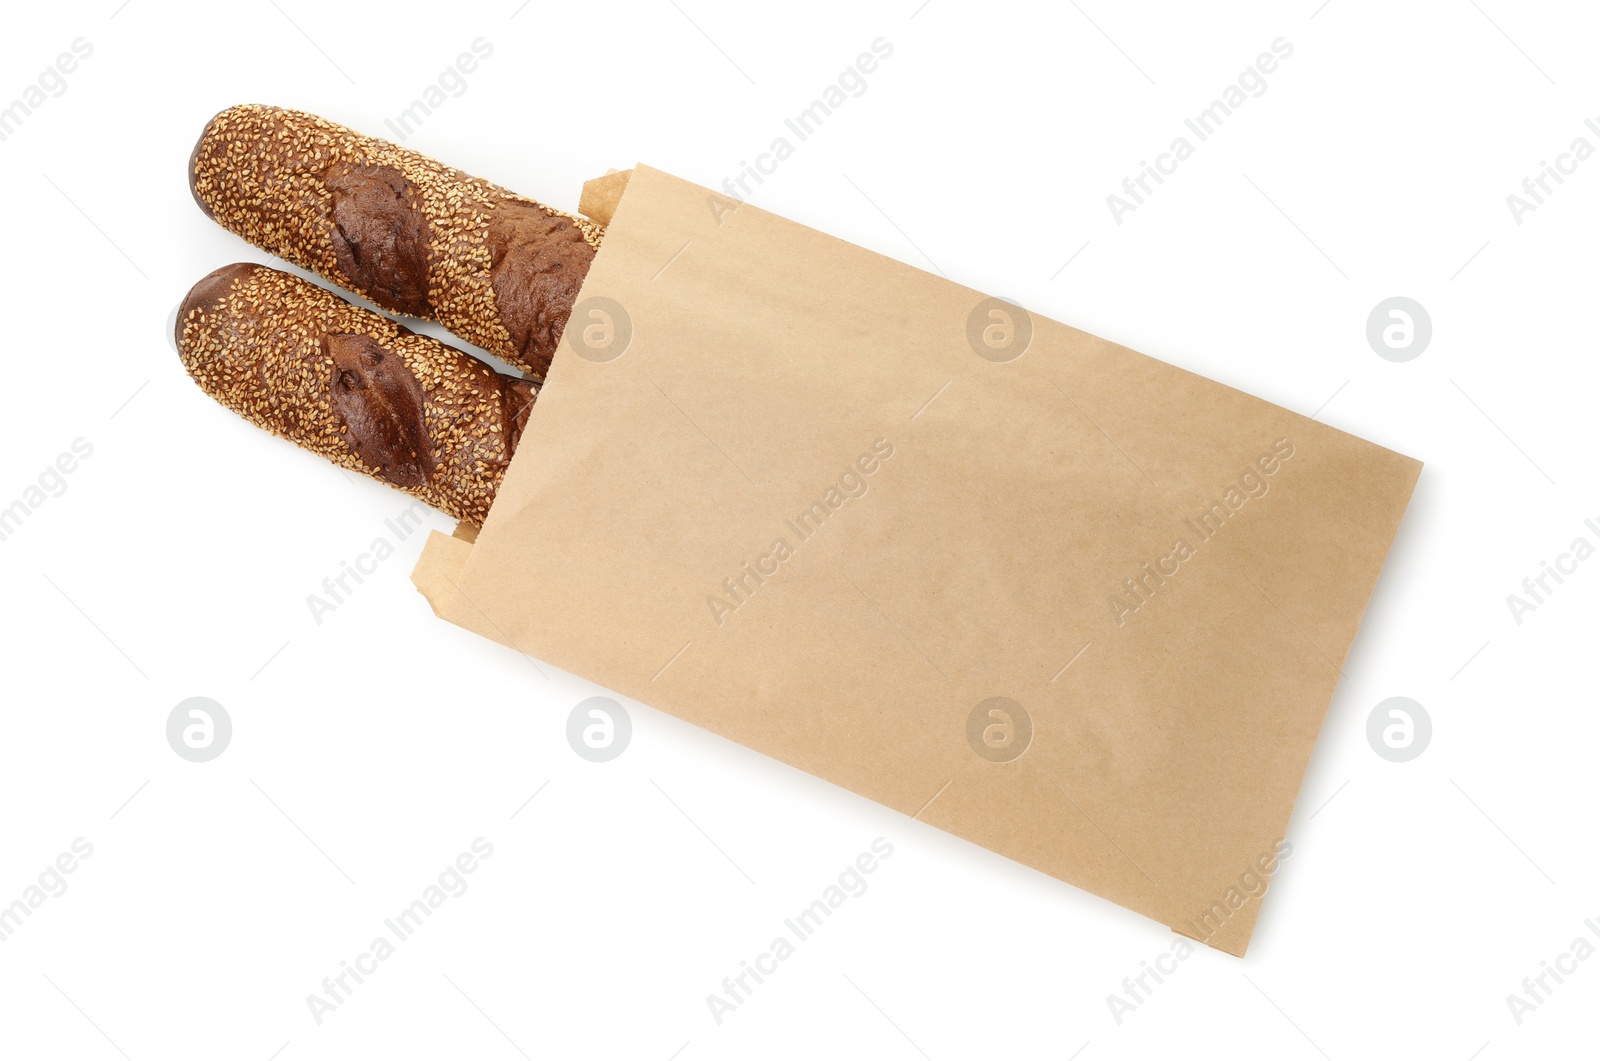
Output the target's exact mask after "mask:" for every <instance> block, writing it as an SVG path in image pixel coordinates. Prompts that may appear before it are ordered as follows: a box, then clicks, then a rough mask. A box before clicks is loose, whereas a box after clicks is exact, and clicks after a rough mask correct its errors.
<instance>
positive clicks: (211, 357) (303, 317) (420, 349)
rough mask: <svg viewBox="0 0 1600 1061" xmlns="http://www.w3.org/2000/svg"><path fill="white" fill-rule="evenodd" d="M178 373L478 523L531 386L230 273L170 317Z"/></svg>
mask: <svg viewBox="0 0 1600 1061" xmlns="http://www.w3.org/2000/svg"><path fill="white" fill-rule="evenodd" d="M174 338H175V339H176V341H177V345H178V352H179V354H180V355H181V356H182V358H183V365H184V368H185V369H187V370H188V373H189V375H190V377H191V378H193V379H194V381H195V382H196V383H198V384H199V385H200V389H201V390H203V391H205V392H206V393H207V394H209V395H211V397H213V398H215V399H216V400H217V401H218V402H220V403H222V404H223V405H225V406H227V407H228V408H229V409H232V410H233V411H234V412H236V413H238V414H239V415H241V416H243V417H244V418H245V419H246V420H249V421H250V422H251V423H254V424H256V425H257V426H259V427H263V428H266V429H267V430H268V431H270V432H272V433H273V434H274V435H278V436H280V437H282V438H286V439H288V440H289V441H291V442H294V443H296V444H297V445H300V446H302V447H304V448H306V449H308V450H310V451H311V452H313V453H319V454H321V455H322V456H324V457H326V458H328V459H329V460H330V461H332V462H333V463H335V464H337V465H339V466H340V467H343V468H349V469H351V470H353V471H358V472H362V473H363V474H366V475H370V476H372V477H373V478H374V479H379V480H382V481H383V482H386V483H388V484H390V485H391V486H396V487H398V488H400V489H401V490H404V491H405V492H406V493H408V494H412V495H414V496H416V497H418V498H420V499H422V500H423V501H425V502H427V503H428V504H430V505H432V506H434V507H435V508H437V509H440V510H441V511H444V512H447V513H449V514H450V515H452V516H454V517H455V518H456V519H459V520H464V521H466V522H469V523H473V524H478V525H481V524H482V523H483V520H484V517H485V516H487V515H488V512H489V506H490V504H491V503H493V501H494V496H495V492H496V491H497V490H498V489H499V488H500V481H501V479H502V478H503V477H504V475H505V470H506V466H507V465H508V464H510V462H511V455H512V454H513V453H514V452H515V451H516V448H517V442H518V440H519V439H520V438H521V436H522V428H523V425H524V424H525V423H526V422H527V413H528V410H529V409H530V408H532V406H533V400H534V396H535V393H536V391H535V389H534V384H533V383H531V382H529V381H528V380H524V379H518V378H516V377H514V376H507V375H504V374H502V373H499V372H496V371H494V370H493V369H491V368H490V367H489V366H488V365H485V364H484V363H483V362H482V361H479V360H478V359H477V358H475V357H473V356H471V355H470V354H466V353H463V352H462V351H460V350H456V349H454V348H453V347H449V346H446V345H444V344H443V343H441V342H439V341H437V340H435V339H432V338H430V337H428V336H425V335H417V334H416V333H414V332H412V331H410V330H409V329H407V328H405V327H403V326H401V325H399V324H396V323H395V322H394V321H391V320H390V319H389V318H387V317H385V316H383V315H382V314H380V313H374V312H372V311H371V310H368V309H363V308H361V307H360V306H356V305H353V304H351V303H349V302H346V301H345V300H344V299H342V298H340V297H339V296H338V295H336V294H334V293H333V292H331V291H326V290H324V289H323V288H321V287H318V286H317V285H316V284H313V283H311V282H309V281H307V280H303V279H301V278H300V277H298V276H293V275H290V274H289V273H284V272H280V271H278V270H277V269H269V268H267V267H266V266H263V265H253V264H250V263H248V262H241V263H239V264H237V265H229V266H226V267H224V268H222V269H218V270H217V271H216V272H214V273H211V274H210V275H208V276H206V277H205V278H204V279H202V280H201V281H200V282H199V283H197V284H195V285H194V287H193V288H192V289H191V290H190V291H189V294H188V296H187V297H186V298H184V300H183V303H182V305H180V306H179V308H178V316H177V321H176V324H175V326H174Z"/></svg>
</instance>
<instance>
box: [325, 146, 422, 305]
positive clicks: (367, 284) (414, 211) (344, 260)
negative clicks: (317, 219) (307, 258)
mask: <svg viewBox="0 0 1600 1061" xmlns="http://www.w3.org/2000/svg"><path fill="white" fill-rule="evenodd" d="M323 183H324V184H326V185H327V186H328V191H329V192H330V193H331V194H332V196H333V206H332V215H333V231H332V233H331V234H330V235H331V238H332V240H333V254H334V258H335V259H336V260H337V261H338V262H339V268H340V269H343V270H344V273H345V275H346V276H348V277H350V278H351V279H352V280H354V281H355V282H356V283H357V284H358V285H360V287H361V288H362V289H363V290H366V291H369V292H371V293H372V295H373V301H375V302H377V303H378V304H379V305H380V306H386V307H388V308H389V309H395V310H399V311H400V312H401V313H409V314H410V315H411V316H413V317H425V316H427V315H428V219H427V218H426V217H425V216H423V213H422V211H421V210H420V209H419V208H418V202H417V194H416V191H415V189H413V188H412V187H411V182H410V181H408V180H406V178H405V175H404V174H403V173H401V172H400V171H399V170H397V169H395V168H394V167H393V166H352V165H350V164H349V163H347V162H340V163H335V164H334V165H332V166H329V167H328V171H327V173H325V174H324V175H323Z"/></svg>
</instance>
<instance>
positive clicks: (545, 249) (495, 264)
mask: <svg viewBox="0 0 1600 1061" xmlns="http://www.w3.org/2000/svg"><path fill="white" fill-rule="evenodd" d="M489 261H490V267H489V275H490V277H491V279H492V280H493V283H494V299H495V305H496V306H497V307H498V308H499V310H500V321H501V323H502V324H504V325H505V327H506V331H507V332H509V333H510V335H511V342H512V344H513V345H514V346H515V348H516V351H517V353H518V354H519V355H520V356H521V359H522V361H523V362H525V363H526V364H530V365H541V366H546V367H548V366H549V364H550V361H551V359H552V358H553V357H554V356H555V352H556V346H557V344H559V343H560V342H561V332H562V330H563V329H564V328H566V326H567V317H568V315H569V314H571V312H572V305H573V303H574V302H576V301H577V300H578V289H579V288H581V287H582V286H583V278H584V276H585V275H586V274H587V273H588V272H589V263H590V262H592V261H594V248H593V247H591V246H589V244H587V243H585V242H584V240H583V236H582V235H581V234H580V233H579V232H578V230H577V229H575V228H573V227H572V225H571V224H569V223H568V222H567V221H566V220H565V219H563V218H561V217H558V216H556V215H553V214H551V213H550V212H549V211H547V210H545V209H544V208H543V207H540V206H534V205H532V204H528V203H517V202H508V203H503V204H502V205H500V206H499V207H497V208H496V209H495V211H494V213H493V214H492V215H491V216H490V219H489Z"/></svg>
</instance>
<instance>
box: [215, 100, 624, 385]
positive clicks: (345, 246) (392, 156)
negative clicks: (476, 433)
mask: <svg viewBox="0 0 1600 1061" xmlns="http://www.w3.org/2000/svg"><path fill="white" fill-rule="evenodd" d="M189 187H190V190H191V191H192V192H193V193H194V198H195V202H197V203H198V204H199V205H200V209H202V210H204V211H205V212H206V214H207V215H209V216H210V217H211V218H213V219H214V220H215V221H217V223H218V224H220V225H222V226H223V227H224V228H226V229H228V230H229V231H231V232H234V233H236V234H237V235H239V236H242V237H243V238H244V239H246V240H247V241H249V242H250V243H253V244H255V245H256V246H257V247H260V248H261V249H262V250H265V251H269V252H271V253H273V254H276V255H278V256H279V257H282V258H284V259H287V260H288V261H290V262H293V263H294V264H295V265H298V266H300V267H302V268H304V269H308V270H310V271H311V272H313V273H316V274H317V275H318V276H321V277H323V278H324V279H327V280H329V281H331V282H333V283H335V284H338V285H339V286H341V287H345V288H348V289H350V290H352V291H356V292H358V293H360V294H361V295H364V296H365V297H367V298H369V299H371V300H372V301H373V302H375V303H376V304H377V305H379V306H382V307H383V308H384V309H388V310H393V311H395V312H397V313H404V314H407V315H409V316H413V317H422V318H425V319H427V320H431V321H437V322H438V323H440V324H442V325H444V326H445V327H446V328H449V329H450V330H451V331H452V332H454V333H455V334H456V335H458V336H460V337H461V338H462V339H465V340H466V341H468V342H471V343H476V344H477V345H478V346H481V347H482V348H484V349H485V350H488V351H489V352H490V353H492V354H494V355H495V356H497V357H500V358H503V359H504V360H506V361H507V362H509V363H510V364H513V365H516V366H517V367H519V368H521V369H524V370H525V371H527V372H529V373H531V374H532V375H533V376H534V377H536V378H538V379H543V378H544V374H545V372H546V370H547V369H548V368H549V367H550V359H551V357H552V356H553V355H554V353H555V348H556V345H557V343H558V342H560V339H561V332H562V329H564V328H565V327H566V324H567V316H568V314H569V313H570V312H571V310H572V303H573V301H574V300H575V299H576V298H577V295H578V289H579V288H580V287H581V286H582V284H583V278H584V275H585V274H586V273H587V272H588V270H589V263H590V262H591V261H592V260H593V259H594V254H595V250H596V249H597V248H598V247H599V246H600V238H601V235H602V233H603V229H602V228H601V227H600V226H599V225H596V224H594V223H593V222H591V221H587V220H584V219H583V218H579V217H574V216H573V215H571V214H566V213H562V212H561V211H559V210H552V209H551V208H549V207H547V206H544V205H542V204H540V203H537V202H534V201H533V200H532V199H525V198H523V197H521V196H519V195H514V194H512V193H511V192H508V191H506V190H505V189H504V188H501V187H499V186H497V185H494V184H490V183H489V182H488V181H485V180H480V179H478V178H477V177H472V176H469V175H467V174H465V173H462V172H461V171H460V170H456V169H451V168H450V167H448V166H444V165H441V164H440V163H438V162H435V161H434V160H433V159H431V158H428V157H426V156H425V155H420V154H418V153H417V152H415V151H411V150H408V149H406V148H403V147H398V146H396V145H394V144H391V143H389V142H388V141H387V140H379V139H377V138H376V137H370V136H362V135H361V134H360V133H357V132H355V131H353V130H350V129H347V128H345V127H344V126H341V125H335V124H334V123H333V122H329V121H325V120H323V119H322V118H319V117H317V116H316V115H314V114H307V113H305V112H303V111H292V110H284V109H283V108H281V107H265V106H258V105H254V104H249V105H242V106H237V107H230V108H228V109H227V110H225V111H223V112H222V113H220V114H218V115H217V116H216V117H214V118H212V119H211V121H210V122H209V123H207V125H206V127H205V130H204V131H203V132H202V133H201V134H200V139H199V141H198V142H197V143H196V144H195V147H194V153H193V155H192V156H191V157H190V160H189Z"/></svg>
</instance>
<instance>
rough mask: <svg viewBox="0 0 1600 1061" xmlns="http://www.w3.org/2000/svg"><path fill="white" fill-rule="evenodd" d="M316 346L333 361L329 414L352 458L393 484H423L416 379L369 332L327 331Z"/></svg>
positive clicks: (426, 462) (428, 461) (427, 467)
mask: <svg viewBox="0 0 1600 1061" xmlns="http://www.w3.org/2000/svg"><path fill="white" fill-rule="evenodd" d="M322 350H323V352H324V353H326V354H327V355H328V356H329V357H331V358H332V359H333V378H332V379H331V380H329V384H328V387H329V391H330V392H331V393H332V394H333V415H334V416H335V417H337V418H338V420H339V423H340V424H341V426H342V427H343V428H344V437H345V441H346V442H347V443H348V444H349V446H350V448H351V449H352V450H353V451H354V452H355V454H356V456H358V457H360V458H361V459H362V460H363V461H365V462H367V463H368V464H370V465H371V466H372V468H373V470H374V472H375V474H376V475H377V476H378V478H380V479H383V480H386V481H387V482H391V483H393V484H394V485H395V486H424V485H426V484H427V482H428V481H429V480H430V479H431V478H433V475H432V472H433V451H432V447H431V446H429V445H428V429H427V426H426V425H425V424H424V422H423V413H422V386H421V385H420V384H419V383H418V382H417V377H416V376H414V375H412V374H411V370H410V369H409V368H407V367H406V365H405V362H404V361H403V360H401V359H400V358H399V357H396V356H393V354H392V352H391V351H388V350H385V349H384V348H383V347H381V346H379V345H378V343H377V341H376V340H375V339H373V338H372V337H371V336H369V335H348V334H345V333H343V332H329V333H327V334H325V335H323V337H322Z"/></svg>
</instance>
